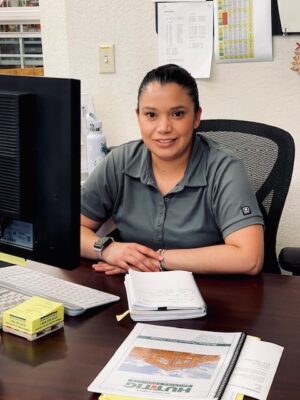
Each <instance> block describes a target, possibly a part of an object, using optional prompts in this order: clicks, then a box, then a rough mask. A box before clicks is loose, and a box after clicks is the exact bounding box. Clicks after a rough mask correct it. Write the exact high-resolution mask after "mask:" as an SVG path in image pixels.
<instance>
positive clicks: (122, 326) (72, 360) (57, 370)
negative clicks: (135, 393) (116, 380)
mask: <svg viewBox="0 0 300 400" xmlns="http://www.w3.org/2000/svg"><path fill="white" fill-rule="evenodd" d="M40 269H41V271H45V272H50V273H53V274H55V275H56V276H58V277H62V278H65V279H69V280H71V281H74V282H78V283H81V284H84V285H87V286H91V287H94V288H100V289H102V290H105V291H108V292H111V293H115V294H117V295H119V296H121V301H120V302H118V303H115V304H111V305H108V306H104V307H102V308H98V309H93V310H90V311H88V312H86V313H85V314H83V315H81V316H79V317H66V319H65V327H64V329H62V330H60V331H57V332H55V333H53V334H52V335H49V336H47V337H44V338H40V339H39V340H37V341H35V342H32V343H31V342H28V341H26V340H25V339H22V338H18V337H16V336H13V335H10V334H5V333H3V332H2V333H1V343H0V346H1V354H0V399H5V400H29V399H30V400H37V399H38V400H54V399H55V400H68V399H70V400H84V399H89V400H96V399H97V398H98V396H97V395H96V394H91V393H89V392H87V390H86V388H87V386H88V385H89V384H90V383H91V382H92V380H93V379H94V378H95V377H96V375H97V374H98V373H99V372H100V370H101V369H102V367H103V366H104V365H105V364H106V362H107V361H108V360H109V359H110V358H111V356H112V355H113V354H114V352H115V350H116V349H117V348H118V346H119V345H120V344H121V342H122V341H123V340H124V339H125V338H126V337H127V335H128V334H129V332H130V331H131V329H132V328H133V326H134V323H133V322H132V321H131V319H130V317H126V318H125V319H124V320H123V321H121V322H120V323H117V322H116V319H115V315H116V314H120V313H122V312H123V311H125V310H126V309H127V300H126V296H125V290H124V284H123V280H124V277H123V276H115V277H105V276H104V275H103V274H97V273H95V272H93V271H92V270H91V268H90V267H89V265H88V263H87V262H86V263H82V266H81V267H80V268H78V269H76V270H74V271H70V272H69V271H63V270H59V269H56V268H50V267H45V266H43V267H42V268H40ZM197 282H198V285H199V287H200V289H201V292H202V294H203V296H204V298H205V301H206V302H207V306H208V315H207V317H205V318H203V319H194V320H185V321H172V322H171V321H170V322H162V323H161V324H164V325H170V326H178V327H184V328H192V329H204V330H212V331H245V332H246V333H248V334H251V335H257V336H260V337H261V338H262V339H263V340H266V341H270V342H274V343H277V344H280V345H282V346H284V347H285V350H284V352H283V356H282V359H281V362H280V364H279V368H278V370H277V373H276V376H275V379H274V382H273V385H272V387H271V391H270V394H269V397H268V399H270V400H298V399H299V393H300V379H299V373H300V277H291V276H277V275H271V274H265V275H262V276H258V277H211V276H206V277H204V276H203V277H202V276H199V277H197Z"/></svg>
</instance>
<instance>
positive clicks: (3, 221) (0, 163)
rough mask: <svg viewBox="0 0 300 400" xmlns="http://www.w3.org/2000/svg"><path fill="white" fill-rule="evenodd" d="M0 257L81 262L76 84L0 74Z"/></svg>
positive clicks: (69, 264) (64, 264)
mask: <svg viewBox="0 0 300 400" xmlns="http://www.w3.org/2000/svg"><path fill="white" fill-rule="evenodd" d="M0 252H2V253H8V254H11V255H15V256H18V257H22V258H26V259H29V260H34V261H38V262H41V263H45V264H50V265H53V266H57V267H61V268H66V269H73V268H75V267H76V266H78V265H79V263H80V81H79V80H74V79H62V78H46V77H29V76H15V75H2V76H1V75H0Z"/></svg>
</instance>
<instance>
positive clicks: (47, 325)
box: [2, 296, 64, 341]
mask: <svg viewBox="0 0 300 400" xmlns="http://www.w3.org/2000/svg"><path fill="white" fill-rule="evenodd" d="M63 324H64V307H63V305H62V304H61V303H57V302H54V301H50V300H47V299H44V298H42V297H38V296H33V297H31V298H30V299H28V300H25V301H24V302H22V303H20V304H19V305H17V306H15V307H13V308H11V309H9V310H6V311H4V313H3V328H2V329H3V331H4V332H9V333H13V334H15V335H17V336H21V337H24V338H25V339H27V340H30V341H32V340H35V339H38V338H40V337H42V336H45V335H47V334H49V333H51V332H54V331H56V330H58V329H60V328H62V327H63Z"/></svg>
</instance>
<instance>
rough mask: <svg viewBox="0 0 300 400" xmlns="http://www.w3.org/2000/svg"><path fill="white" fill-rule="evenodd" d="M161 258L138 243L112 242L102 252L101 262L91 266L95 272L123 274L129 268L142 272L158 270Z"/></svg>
mask: <svg viewBox="0 0 300 400" xmlns="http://www.w3.org/2000/svg"><path fill="white" fill-rule="evenodd" d="M161 260H162V256H161V255H160V254H159V253H157V252H156V251H154V250H152V249H150V248H149V247H146V246H143V245H141V244H138V243H121V242H113V243H111V244H110V245H109V246H108V247H106V248H105V249H104V250H103V252H102V260H101V261H99V262H98V263H97V264H93V268H94V270H95V271H101V272H106V273H108V272H110V274H112V273H114V274H116V273H122V272H123V273H125V272H127V271H128V269H129V268H134V269H137V270H139V271H144V272H154V271H159V270H160V261H161Z"/></svg>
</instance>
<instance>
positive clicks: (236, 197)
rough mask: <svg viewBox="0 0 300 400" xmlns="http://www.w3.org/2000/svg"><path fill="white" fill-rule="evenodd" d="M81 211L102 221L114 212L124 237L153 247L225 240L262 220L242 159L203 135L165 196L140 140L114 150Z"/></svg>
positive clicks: (87, 189)
mask: <svg viewBox="0 0 300 400" xmlns="http://www.w3.org/2000/svg"><path fill="white" fill-rule="evenodd" d="M81 212H82V214H83V215H85V216H86V217H88V218H90V219H92V220H95V221H101V222H105V221H106V220H107V219H109V218H110V217H112V219H113V221H114V223H115V224H116V226H117V228H118V230H119V232H120V235H121V238H122V240H123V241H125V242H137V243H140V244H144V245H146V246H148V247H151V248H152V249H154V250H156V249H159V248H164V249H179V248H195V247H203V246H210V245H214V244H219V243H224V238H225V237H226V236H227V235H229V234H230V233H232V232H234V231H236V230H238V229H241V228H244V227H246V226H249V225H253V224H262V225H263V218H262V215H261V213H260V210H259V207H258V205H257V201H256V197H255V195H254V193H253V190H252V188H251V186H250V184H249V181H248V177H247V175H246V172H245V168H244V165H243V163H242V161H241V160H239V159H238V158H237V157H236V156H235V155H233V154H231V153H229V152H227V151H224V150H223V149H221V148H220V147H219V146H218V144H216V143H214V142H212V141H211V140H207V139H205V138H203V137H201V136H200V135H196V136H195V138H194V143H193V148H192V153H191V157H190V160H189V164H188V167H187V170H186V172H185V175H184V177H183V178H182V180H181V181H180V182H178V184H177V185H176V186H175V187H174V188H173V190H171V191H170V192H169V193H168V194H167V195H165V196H162V195H161V193H160V192H159V190H158V189H157V187H156V184H155V179H154V177H153V174H152V169H151V157H150V153H149V151H148V150H147V148H146V147H145V145H144V144H143V142H142V141H141V140H137V141H133V142H130V143H126V144H123V145H121V146H119V147H117V148H116V149H114V150H112V151H111V153H109V155H108V156H107V157H106V158H105V159H104V160H103V161H102V162H101V164H99V165H98V166H97V167H96V169H95V170H94V171H93V173H92V174H91V175H90V177H89V178H88V179H87V181H86V182H85V184H84V186H83V188H82V198H81Z"/></svg>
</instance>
